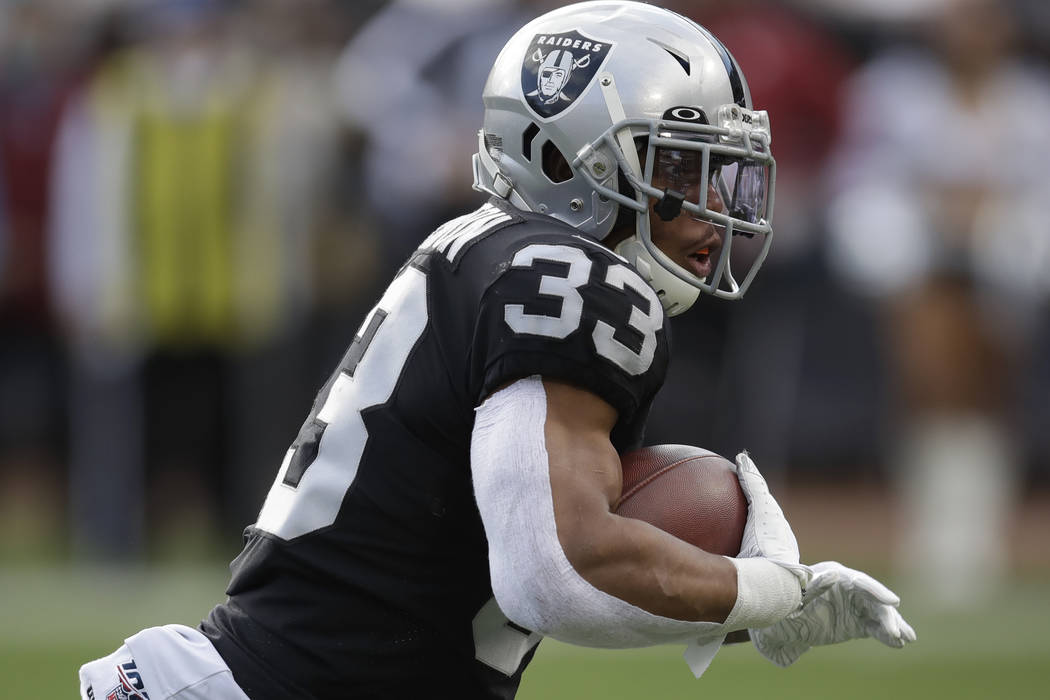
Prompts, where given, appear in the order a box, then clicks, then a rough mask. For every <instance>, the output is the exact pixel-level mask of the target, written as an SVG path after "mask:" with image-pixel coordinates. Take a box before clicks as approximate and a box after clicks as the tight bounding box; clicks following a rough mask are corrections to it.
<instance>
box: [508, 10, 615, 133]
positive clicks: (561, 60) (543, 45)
mask: <svg viewBox="0 0 1050 700" xmlns="http://www.w3.org/2000/svg"><path fill="white" fill-rule="evenodd" d="M611 48H612V46H611V45H610V44H609V42H605V41H599V40H597V39H592V38H590V37H588V36H585V35H583V34H581V33H580V32H578V31H576V30H572V31H568V32H561V33H559V34H537V35H536V36H534V37H533V38H532V41H531V42H529V47H528V50H527V51H526V54H525V60H524V61H523V62H522V64H521V90H522V92H523V93H524V94H525V101H526V102H527V103H528V105H529V107H530V108H532V111H533V112H535V113H536V115H537V116H539V117H540V118H541V119H550V118H552V117H555V116H557V115H559V114H561V113H562V112H564V111H565V110H566V109H568V108H569V107H571V106H572V104H573V103H574V102H575V101H576V99H577V98H578V97H580V95H582V94H583V93H584V91H585V90H586V89H587V86H588V85H590V84H591V81H592V80H593V79H594V76H595V74H597V72H598V69H599V68H600V67H601V65H602V64H603V63H604V62H605V59H606V57H607V56H608V55H609V51H610V50H611Z"/></svg>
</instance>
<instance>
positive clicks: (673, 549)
mask: <svg viewBox="0 0 1050 700" xmlns="http://www.w3.org/2000/svg"><path fill="white" fill-rule="evenodd" d="M558 512H559V509H558V504H557V501H555V515H556V518H557V516H558ZM563 531H564V529H563V528H562V527H560V526H559V539H560V540H561V544H562V548H563V549H564V551H565V555H566V558H567V559H568V560H569V563H571V564H572V566H573V568H575V569H576V571H577V572H578V573H579V574H580V576H582V577H583V578H584V579H585V580H586V581H587V582H588V583H590V584H591V585H592V586H594V587H595V588H597V589H599V590H601V591H604V592H606V593H608V594H609V595H612V596H615V597H617V598H619V599H621V600H623V601H625V602H628V603H630V604H632V605H636V606H638V607H639V608H641V609H643V610H646V611H648V612H651V613H653V614H654V615H661V616H663V617H670V618H674V619H677V620H688V621H703V622H724V621H725V619H726V617H727V616H728V615H729V612H730V610H732V609H733V605H734V604H735V603H736V598H737V573H736V568H735V567H734V566H733V565H732V564H731V563H730V562H729V561H728V560H726V559H725V558H724V557H722V556H719V555H715V554H710V553H708V552H704V551H702V550H700V549H697V548H696V547H694V546H692V545H690V544H688V543H686V542H683V541H681V540H679V539H677V538H675V537H672V536H671V535H668V534H667V533H665V532H663V531H662V530H659V529H658V528H656V527H653V526H652V525H650V524H649V523H646V522H642V521H640V520H632V519H630V518H623V517H620V516H618V515H615V514H612V513H609V514H608V515H607V516H605V517H600V516H599V517H596V518H594V519H593V520H592V521H591V524H590V525H589V526H587V527H579V528H576V529H575V530H574V531H573V532H572V534H571V535H562V534H561V533H562V532H563Z"/></svg>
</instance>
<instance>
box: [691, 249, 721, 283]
mask: <svg viewBox="0 0 1050 700" xmlns="http://www.w3.org/2000/svg"><path fill="white" fill-rule="evenodd" d="M718 250H719V249H718V246H714V245H706V246H704V247H703V248H700V249H699V250H696V251H693V252H692V253H690V254H689V255H687V256H686V269H687V270H689V272H691V273H693V274H694V275H696V276H697V277H699V278H700V279H705V278H707V277H710V275H711V273H712V272H714V269H715V263H716V262H717V260H718Z"/></svg>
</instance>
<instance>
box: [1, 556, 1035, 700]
mask: <svg viewBox="0 0 1050 700" xmlns="http://www.w3.org/2000/svg"><path fill="white" fill-rule="evenodd" d="M225 581H226V572H225V568H224V567H223V566H222V565H215V566H213V567H211V566H209V567H200V568H171V569H164V568H161V569H129V570H117V569H113V570H105V569H92V570H85V569H46V570H23V571H18V570H15V571H6V572H0V591H2V592H3V595H2V597H0V677H2V678H3V679H4V695H3V696H4V697H8V698H22V697H33V698H75V697H76V687H77V684H76V669H77V667H78V666H79V664H80V663H82V662H83V661H84V660H87V659H90V658H94V657H97V656H100V655H103V654H107V653H109V652H110V651H112V650H113V649H114V648H115V647H116V646H117V644H118V643H119V642H120V640H121V639H123V638H124V637H125V636H128V635H130V634H133V633H134V632H136V631H137V630H139V629H140V628H142V627H147V626H150V625H154V624H161V623H166V622H183V623H185V624H195V623H196V622H197V621H198V620H199V619H200V618H201V616H202V615H203V614H204V613H205V612H206V611H207V610H208V609H209V607H210V606H211V605H212V604H213V603H215V602H217V601H218V600H220V599H221V596H222V589H223V586H224V585H225ZM906 596H907V594H906V592H905V598H904V599H905V601H906V604H905V613H906V615H907V617H908V618H909V620H911V621H913V622H914V626H915V628H916V631H917V632H918V635H919V642H918V643H916V644H915V645H913V646H911V647H909V648H908V649H906V650H904V651H893V650H889V649H884V648H883V647H881V646H879V645H878V644H877V643H875V642H872V641H870V640H865V641H861V642H853V643H850V644H845V645H840V646H837V647H825V648H822V649H815V650H813V651H811V652H809V653H808V654H806V655H805V656H804V657H803V658H802V660H801V661H800V662H799V663H798V664H796V665H795V666H793V667H791V668H789V669H779V668H777V667H775V666H773V665H772V664H770V663H768V662H767V661H765V660H764V659H762V658H761V657H759V656H758V654H757V653H756V652H755V651H754V650H753V649H752V648H751V647H750V645H739V646H734V647H727V648H726V649H723V650H722V652H721V653H720V654H719V656H718V658H716V659H715V663H714V664H713V665H712V667H711V669H710V670H709V671H708V672H707V674H706V675H705V676H704V677H703V678H702V679H701V680H699V681H697V680H694V679H693V677H692V675H691V674H690V673H689V670H688V668H687V667H686V665H685V662H684V661H682V659H681V650H680V649H679V648H676V647H659V648H655V649H645V650H632V651H592V650H586V649H579V648H575V647H570V646H567V645H563V644H558V643H556V642H552V641H550V640H548V641H546V642H544V643H543V645H542V646H541V647H540V651H539V653H538V654H537V656H536V659H535V661H534V662H533V664H532V666H531V667H530V669H529V671H528V673H527V674H526V675H525V681H524V683H523V685H522V690H521V692H520V693H519V698H521V700H541V699H543V700H545V699H548V698H603V699H605V700H613V699H616V698H661V699H663V698H699V697H709V698H718V697H740V698H776V699H777V700H791V699H792V698H799V699H802V698H805V699H806V700H817V699H819V698H856V699H858V700H863V699H865V698H872V699H874V698H879V699H880V700H883V699H885V698H893V699H894V700H907V699H909V698H915V699H917V700H918V699H922V700H927V699H929V698H954V699H970V698H973V699H977V698H981V699H984V698H1011V699H1013V700H1019V699H1026V698H1046V697H1048V695H1050V691H1048V681H1050V579H1044V578H1043V577H1042V576H1040V577H1039V578H1038V579H1032V580H1028V581H1026V582H1023V583H1022V582H1019V583H1016V584H1012V585H1011V586H1010V587H1009V588H1008V589H1006V590H1003V591H1001V595H1000V596H999V600H998V601H997V602H996V604H995V605H994V606H992V605H990V606H988V608H987V609H982V610H976V611H974V612H973V613H971V614H966V615H960V614H956V615H945V614H937V613H934V612H932V611H930V610H928V609H924V606H920V605H917V604H913V605H910V606H909V605H908V604H907V601H908V600H909V599H908V598H907V597H906Z"/></svg>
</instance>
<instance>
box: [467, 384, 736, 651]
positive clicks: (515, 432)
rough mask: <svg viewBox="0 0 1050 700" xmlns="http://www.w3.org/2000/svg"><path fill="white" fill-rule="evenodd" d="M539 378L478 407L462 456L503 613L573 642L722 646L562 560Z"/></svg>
mask: <svg viewBox="0 0 1050 700" xmlns="http://www.w3.org/2000/svg"><path fill="white" fill-rule="evenodd" d="M546 418H547V395H546V393H545V392H544V390H543V383H542V381H541V380H540V378H539V377H537V376H534V377H529V378H528V379H522V380H519V381H517V382H515V383H514V384H512V385H510V386H509V387H507V388H505V389H502V390H501V391H498V392H496V393H495V394H493V395H492V396H490V397H489V398H488V400H486V401H485V403H484V404H482V405H481V407H480V408H478V409H477V415H476V417H475V423H474V433H473V437H472V440H471V449H470V461H471V470H472V472H473V480H474V494H475V498H476V499H477V503H478V509H479V510H480V511H481V519H482V522H483V523H484V525H485V534H486V536H487V537H488V542H489V571H490V574H491V576H492V591H493V594H494V595H495V598H496V602H497V603H498V604H499V606H500V608H501V609H502V610H503V613H504V614H505V615H506V616H507V617H508V618H510V619H511V620H512V621H514V622H515V623H517V624H519V625H521V626H523V627H526V628H528V629H530V630H534V631H537V632H540V633H542V634H544V635H547V636H550V637H553V638H555V639H559V640H561V641H564V642H569V643H571V644H578V645H581V646H590V647H606V648H629V647H641V646H651V645H655V644H665V643H670V642H686V641H692V640H696V639H698V638H708V639H713V640H718V642H719V643H721V637H723V636H724V635H725V633H726V631H728V630H724V629H723V625H721V624H718V623H714V622H686V621H683V620H674V619H671V618H667V617H661V616H659V615H653V614H652V613H649V612H646V611H645V610H642V609H641V608H639V607H636V606H634V605H631V604H630V603H627V602H626V601H623V600H620V599H619V598H615V597H613V596H611V595H609V594H607V593H605V592H603V591H601V590H599V589H597V588H595V587H594V586H592V585H591V584H589V583H588V582H587V581H585V580H584V579H583V577H582V576H580V575H579V574H578V573H577V572H576V570H575V569H573V567H572V564H570V563H569V560H568V559H567V558H566V557H565V553H564V552H563V551H562V548H561V543H560V542H559V540H558V533H557V530H556V529H555V522H554V501H553V498H552V496H551V485H550V475H549V472H548V461H547V449H546V445H545V442H544V431H543V428H544V423H545V421H546Z"/></svg>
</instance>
